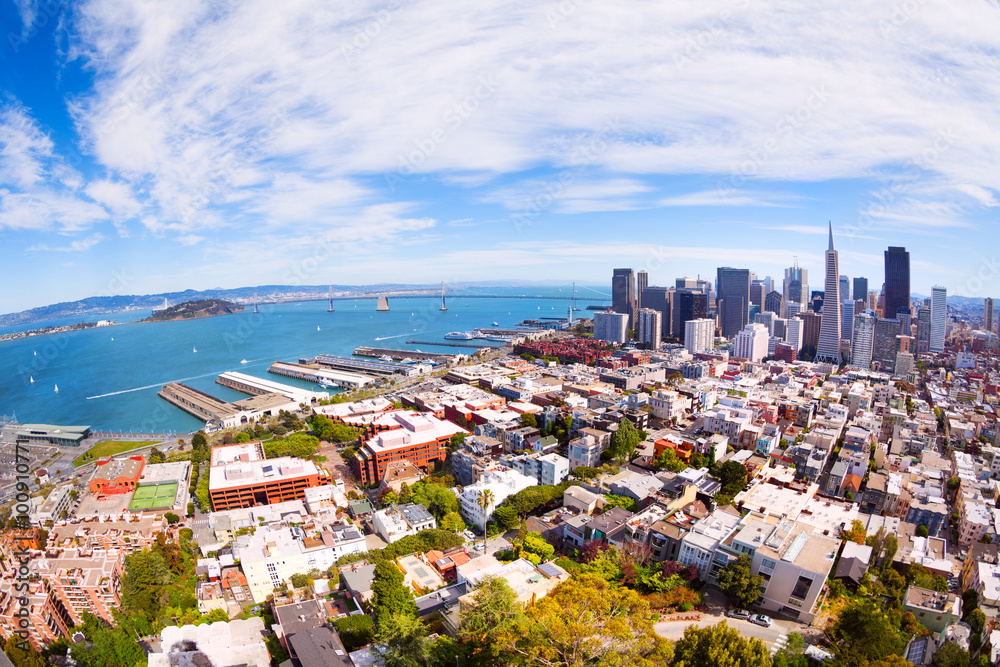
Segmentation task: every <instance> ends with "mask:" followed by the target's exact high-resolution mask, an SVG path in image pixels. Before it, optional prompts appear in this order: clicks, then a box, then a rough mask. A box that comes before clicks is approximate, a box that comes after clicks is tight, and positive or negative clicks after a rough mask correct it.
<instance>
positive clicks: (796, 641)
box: [774, 632, 809, 667]
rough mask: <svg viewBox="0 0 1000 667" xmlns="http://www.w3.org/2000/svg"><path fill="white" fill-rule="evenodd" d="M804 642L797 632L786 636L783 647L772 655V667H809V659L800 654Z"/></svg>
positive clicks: (804, 646) (804, 644)
mask: <svg viewBox="0 0 1000 667" xmlns="http://www.w3.org/2000/svg"><path fill="white" fill-rule="evenodd" d="M805 648H806V640H805V639H803V638H802V635H800V634H799V633H797V632H793V633H791V634H789V635H788V641H787V642H786V643H785V646H784V647H783V648H782V649H781V650H780V651H778V652H777V653H776V654H775V655H774V667H809V657H808V656H806V655H803V654H802V651H803V650H805Z"/></svg>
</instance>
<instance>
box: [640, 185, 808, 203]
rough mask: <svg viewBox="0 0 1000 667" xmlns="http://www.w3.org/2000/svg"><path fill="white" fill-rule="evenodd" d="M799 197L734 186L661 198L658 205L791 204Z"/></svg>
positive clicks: (799, 198)
mask: <svg viewBox="0 0 1000 667" xmlns="http://www.w3.org/2000/svg"><path fill="white" fill-rule="evenodd" d="M798 200H801V197H797V196H795V195H789V194H779V193H770V192H752V191H748V190H737V189H735V188H719V189H718V190H703V191H701V192H692V193H689V194H684V195H676V196H673V197H667V198H665V199H661V200H660V201H659V202H658V205H659V206H791V205H792V203H791V202H794V201H798Z"/></svg>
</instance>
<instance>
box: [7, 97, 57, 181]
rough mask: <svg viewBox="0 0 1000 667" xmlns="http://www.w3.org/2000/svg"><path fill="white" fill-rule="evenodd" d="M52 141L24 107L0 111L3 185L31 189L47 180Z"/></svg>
mask: <svg viewBox="0 0 1000 667" xmlns="http://www.w3.org/2000/svg"><path fill="white" fill-rule="evenodd" d="M51 158H52V141H51V140H50V139H49V138H48V137H47V136H46V135H45V133H44V132H42V130H41V128H40V127H39V126H38V123H37V122H35V120H34V119H33V118H31V116H29V115H28V112H27V111H26V110H24V109H23V108H21V107H7V108H5V109H0V185H8V186H13V187H17V188H31V187H33V186H35V185H38V184H39V183H40V182H42V180H43V179H44V178H45V175H46V164H47V163H48V162H49V160H50V159H51Z"/></svg>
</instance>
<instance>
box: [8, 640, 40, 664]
mask: <svg viewBox="0 0 1000 667" xmlns="http://www.w3.org/2000/svg"><path fill="white" fill-rule="evenodd" d="M4 653H6V654H7V657H8V658H10V661H11V662H12V663H14V667H47V665H48V664H49V663H48V661H47V660H46V659H45V658H43V657H42V656H41V655H39V654H38V653H35V651H34V649H32V648H31V645H30V644H28V642H27V640H24V639H22V638H21V637H20V636H19V635H15V634H12V635H11V636H10V637H9V638H8V639H7V643H6V644H4Z"/></svg>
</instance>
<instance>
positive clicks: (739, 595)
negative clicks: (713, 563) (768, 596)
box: [716, 554, 764, 607]
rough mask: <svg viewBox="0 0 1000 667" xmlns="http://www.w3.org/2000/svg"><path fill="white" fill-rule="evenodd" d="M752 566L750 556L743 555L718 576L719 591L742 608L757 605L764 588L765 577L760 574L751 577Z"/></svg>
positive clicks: (731, 562) (720, 571)
mask: <svg viewBox="0 0 1000 667" xmlns="http://www.w3.org/2000/svg"><path fill="white" fill-rule="evenodd" d="M751 564H752V561H751V560H750V556H748V555H746V554H741V555H740V557H739V558H737V559H736V560H734V561H730V563H729V564H728V565H726V567H724V568H722V569H721V570H719V573H718V574H717V575H716V580H717V581H718V582H719V590H720V591H722V593H723V594H724V595H725V596H726V597H728V598H729V599H730V600H732V601H733V603H734V604H736V605H738V606H740V607H749V606H751V605H752V604H753V603H755V602H756V601H757V598H759V597H760V594H761V590H762V589H763V587H764V577H762V576H760V575H759V574H758V575H754V576H751V574H750V566H751Z"/></svg>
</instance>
